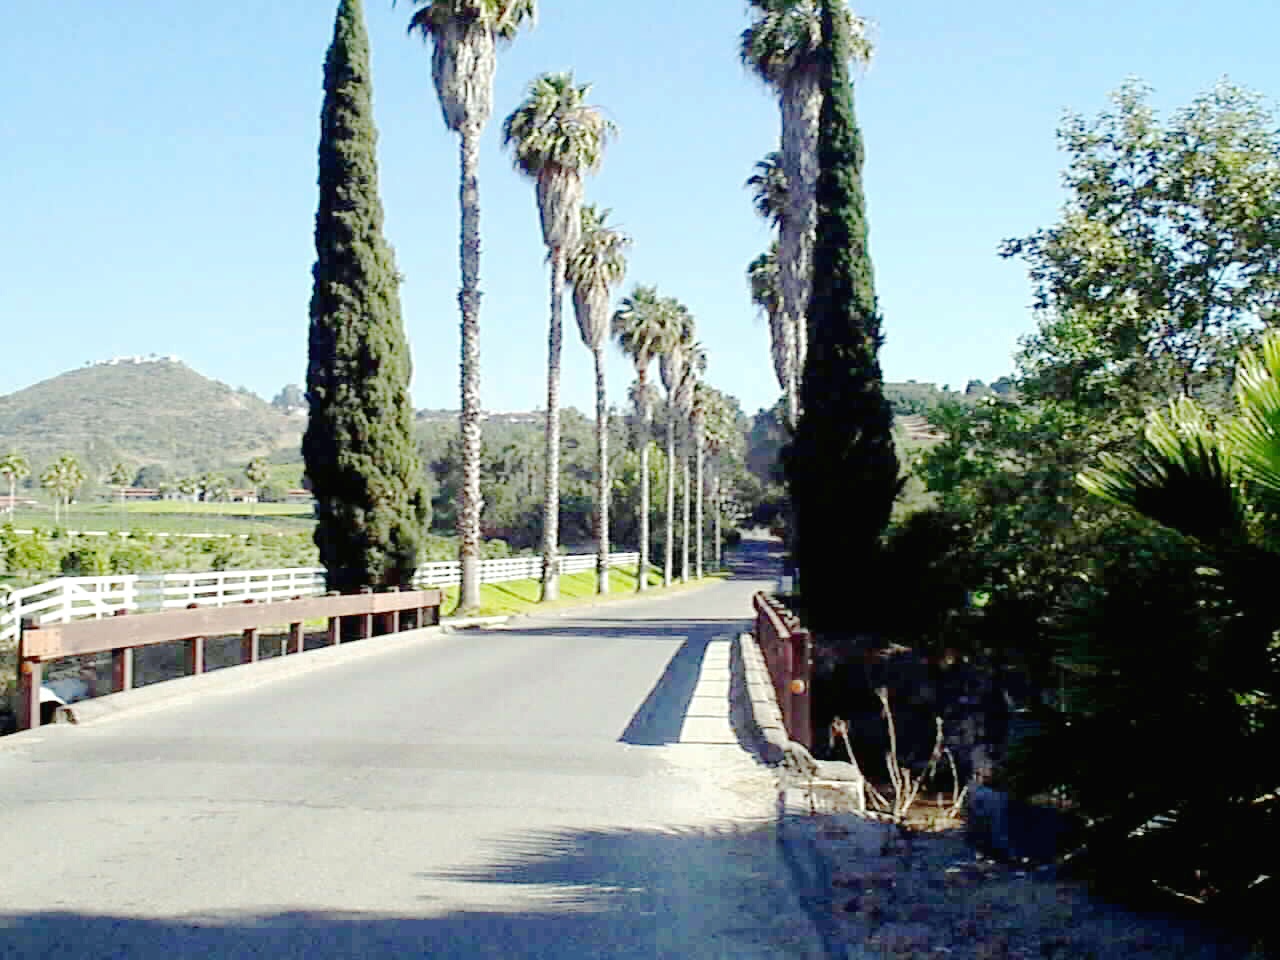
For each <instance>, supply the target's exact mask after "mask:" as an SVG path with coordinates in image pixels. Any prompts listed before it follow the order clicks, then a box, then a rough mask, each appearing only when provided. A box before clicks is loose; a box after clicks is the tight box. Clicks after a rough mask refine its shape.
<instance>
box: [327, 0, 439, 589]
mask: <svg viewBox="0 0 1280 960" xmlns="http://www.w3.org/2000/svg"><path fill="white" fill-rule="evenodd" d="M377 139H378V134H377V130H376V128H375V127H374V123H373V85H372V78H371V76H370V70H369V38H368V34H367V33H366V32H365V25H364V9H363V6H362V4H361V0H341V3H340V4H339V6H338V15H337V19H336V20H335V22H334V28H333V43H332V45H331V46H330V47H329V53H328V56H327V57H326V59H325V67H324V107H323V110H322V112H321V121H320V151H319V153H320V176H319V185H320V205H319V210H318V212H317V213H316V264H315V267H314V269H313V271H312V273H313V276H314V287H313V290H312V294H311V330H310V337H309V354H308V361H307V402H308V404H309V406H310V411H311V418H310V420H309V421H308V423H307V431H306V433H305V435H304V436H303V438H302V453H303V457H304V459H305V460H306V466H307V477H308V478H309V480H310V482H311V490H312V493H314V494H315V498H316V521H317V522H316V530H315V541H316V545H317V546H318V547H319V548H320V561H321V563H323V564H324V566H325V570H326V571H327V573H328V576H327V580H328V586H329V589H331V590H341V591H344V592H349V591H352V590H355V589H357V588H359V587H362V586H384V585H391V586H394V585H399V584H407V583H409V582H410V581H411V580H412V579H413V573H414V570H415V569H416V568H417V561H418V549H419V544H420V543H421V539H422V536H423V534H424V532H425V530H426V527H427V523H428V521H429V519H430V501H429V500H428V498H427V496H426V488H425V485H424V479H423V471H422V464H421V462H420V461H419V459H418V453H417V445H416V443H415V441H414V438H413V408H412V406H411V404H410V400H409V379H410V360H409V349H408V344H407V343H406V342H405V336H404V327H403V324H402V323H401V319H400V294H399V285H400V277H399V275H398V274H397V273H396V268H395V260H394V257H393V255H392V252H391V248H390V247H389V246H388V245H387V242H386V240H385V239H384V238H383V235H382V202H381V201H380V200H379V198H378V164H377Z"/></svg>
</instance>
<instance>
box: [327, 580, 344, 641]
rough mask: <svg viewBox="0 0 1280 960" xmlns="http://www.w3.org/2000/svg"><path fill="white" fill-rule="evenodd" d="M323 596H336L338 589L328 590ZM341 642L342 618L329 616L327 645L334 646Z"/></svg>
mask: <svg viewBox="0 0 1280 960" xmlns="http://www.w3.org/2000/svg"><path fill="white" fill-rule="evenodd" d="M325 596H326V597H336V596H338V591H337V590H330V591H329V592H327V593H326V594H325ZM341 642H342V618H341V617H330V618H329V646H331V647H336V646H337V645H338V644H340V643H341Z"/></svg>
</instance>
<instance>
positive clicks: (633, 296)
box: [612, 286, 678, 591]
mask: <svg viewBox="0 0 1280 960" xmlns="http://www.w3.org/2000/svg"><path fill="white" fill-rule="evenodd" d="M612 330H613V336H614V339H615V340H616V341H617V343H618V346H619V347H620V348H621V350H622V352H623V353H625V354H626V355H627V356H628V357H630V358H631V360H632V362H633V363H634V364H635V368H636V380H635V385H634V386H633V387H632V390H631V401H632V407H633V409H634V410H635V434H636V436H635V442H636V446H637V447H638V448H639V451H640V462H639V465H638V472H639V475H640V503H639V518H640V522H639V527H640V531H639V533H640V568H639V570H638V571H637V576H636V590H638V591H642V590H644V589H645V588H646V587H647V586H648V582H647V581H648V571H649V440H650V424H651V423H652V418H653V390H652V388H651V387H650V385H649V370H650V368H651V367H652V366H653V361H654V359H655V358H656V357H659V356H661V355H662V354H664V353H665V352H666V351H667V349H668V344H669V343H670V342H671V341H672V340H673V339H674V338H675V337H676V335H677V333H678V330H677V326H676V323H675V317H674V315H673V314H672V313H671V310H670V309H669V304H668V301H667V300H665V299H664V298H662V297H660V296H659V295H658V288H657V287H645V286H636V287H635V288H634V289H633V290H632V291H631V293H630V295H628V296H627V297H625V298H624V299H623V301H622V304H621V305H620V306H619V307H618V309H617V310H616V311H615V312H614V314H613V321H612Z"/></svg>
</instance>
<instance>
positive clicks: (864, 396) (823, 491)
mask: <svg viewBox="0 0 1280 960" xmlns="http://www.w3.org/2000/svg"><path fill="white" fill-rule="evenodd" d="M838 2H843V0H823V3H822V51H821V55H820V63H821V71H822V88H823V98H822V119H821V134H820V137H819V140H818V192H817V200H818V221H817V238H816V243H815V246H814V256H813V292H812V298H811V300H810V302H809V313H808V331H809V350H808V354H807V356H806V359H805V366H804V380H803V382H802V385H801V390H800V397H801V406H802V414H801V417H800V420H799V422H798V423H797V425H796V433H795V438H794V441H793V442H792V444H791V447H790V449H789V451H788V452H787V454H786V457H785V463H786V472H787V482H788V486H789V487H790V492H791V501H792V507H793V510H794V514H795V525H796V530H795V541H794V549H795V558H796V561H797V564H798V566H799V568H800V591H801V597H802V600H803V603H804V607H805V611H806V617H807V620H808V622H809V624H810V626H811V627H812V629H814V630H815V631H816V632H818V633H819V634H822V635H823V636H824V637H825V638H826V639H827V640H828V642H835V643H837V644H838V643H840V641H841V640H842V639H846V640H847V639H849V638H852V637H855V636H857V635H859V634H863V633H865V632H867V631H868V630H870V629H873V622H872V620H871V619H870V618H869V616H868V614H869V613H870V610H871V608H872V605H871V604H870V603H869V602H868V601H869V600H870V599H871V598H872V597H873V596H874V593H875V587H874V583H875V571H876V557H877V553H878V551H879V545H880V536H881V534H882V533H883V531H884V528H885V526H886V525H887V524H888V522H889V513H890V510H891V509H892V507H893V501H894V498H895V497H896V496H897V494H898V490H899V488H900V486H901V484H900V481H899V479H898V457H897V454H896V453H895V451H894V446H893V435H892V432H891V431H892V426H893V413H892V410H891V408H890V406H889V402H888V401H887V400H886V399H885V397H884V391H883V383H882V379H881V374H880V360H879V352H880V347H881V345H882V343H883V340H884V338H883V337H882V336H881V333H880V313H879V305H878V303H877V301H876V294H875V284H874V280H873V275H872V269H871V257H870V254H869V252H868V249H867V222H866V208H865V203H864V200H863V195H862V161H863V146H862V133H861V131H860V130H859V129H858V123H857V120H856V118H855V116H854V110H853V88H852V84H851V82H850V79H849V69H848V57H847V55H846V53H845V51H846V50H847V48H848V43H849V38H848V37H847V36H845V33H846V29H847V28H846V26H845V24H844V21H843V18H840V17H837V16H835V6H836V3H838ZM859 593H862V595H863V596H864V597H865V598H866V599H864V600H863V601H859V600H858V599H857V596H858V594H859Z"/></svg>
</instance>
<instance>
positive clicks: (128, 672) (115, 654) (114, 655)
mask: <svg viewBox="0 0 1280 960" xmlns="http://www.w3.org/2000/svg"><path fill="white" fill-rule="evenodd" d="M132 689H133V647H116V648H115V649H114V650H112V651H111V692H112V693H123V692H124V691H125V690H132Z"/></svg>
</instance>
